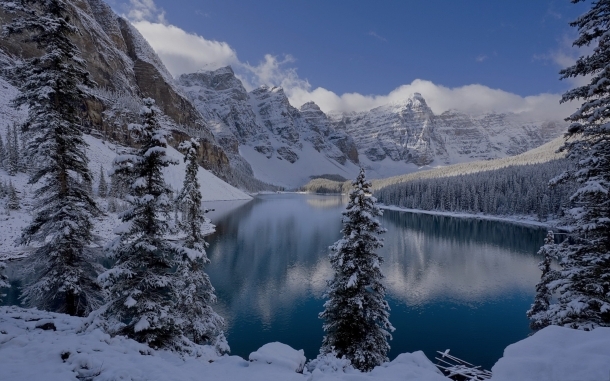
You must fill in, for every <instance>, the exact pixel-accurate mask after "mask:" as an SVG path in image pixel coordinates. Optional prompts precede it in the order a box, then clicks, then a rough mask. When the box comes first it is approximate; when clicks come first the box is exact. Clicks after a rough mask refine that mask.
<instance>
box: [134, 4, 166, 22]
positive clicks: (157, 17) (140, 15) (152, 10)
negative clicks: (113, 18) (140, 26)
mask: <svg viewBox="0 0 610 381" xmlns="http://www.w3.org/2000/svg"><path fill="white" fill-rule="evenodd" d="M128 9H129V10H128V12H127V18H129V20H131V21H156V22H160V23H162V24H166V23H167V20H165V11H164V10H163V9H160V8H157V5H156V4H155V2H154V1H153V0H129V5H128Z"/></svg>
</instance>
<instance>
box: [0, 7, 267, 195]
mask: <svg viewBox="0 0 610 381" xmlns="http://www.w3.org/2000/svg"><path fill="white" fill-rule="evenodd" d="M67 2H68V4H69V5H70V15H69V16H70V20H71V22H72V23H73V24H74V25H75V26H76V27H77V28H78V30H79V33H77V34H75V35H73V36H72V39H73V41H74V42H75V44H76V45H77V46H78V48H79V50H80V53H81V54H80V55H81V57H82V58H83V59H84V60H85V61H86V63H87V69H88V71H89V72H90V74H91V77H92V79H93V80H94V81H95V82H96V83H97V85H98V86H97V87H96V88H95V89H93V91H92V93H93V96H92V97H91V98H89V99H86V100H85V102H84V104H83V117H84V123H85V125H86V128H88V129H90V131H91V132H92V133H94V134H98V135H101V136H103V137H104V138H105V139H110V140H113V141H116V142H119V143H121V144H126V145H129V144H132V142H131V140H130V137H129V134H128V133H127V123H130V122H133V121H134V120H137V118H138V109H139V106H140V105H139V103H140V100H141V99H142V98H145V97H151V98H153V99H155V101H156V104H157V106H159V108H160V109H161V111H162V112H163V115H162V118H163V124H164V126H165V127H166V128H167V129H168V130H171V132H172V135H173V137H174V139H173V140H172V141H170V144H172V145H174V146H177V145H178V144H179V143H180V142H181V141H182V140H184V139H187V138H188V137H190V136H194V137H197V138H199V139H200V141H201V145H200V150H199V151H200V152H199V157H200V163H201V165H202V166H203V167H204V168H206V169H208V170H210V171H212V172H213V173H215V174H216V175H218V176H219V177H221V178H222V179H224V180H225V181H228V182H229V183H231V184H233V185H236V186H240V187H242V188H245V189H248V188H252V187H249V185H254V189H251V190H257V189H259V188H261V187H262V188H263V189H265V188H266V189H268V188H269V187H266V186H265V185H264V184H258V183H257V181H256V180H255V179H254V178H253V177H252V170H251V169H249V171H248V168H247V167H246V168H237V167H235V166H233V165H232V163H231V160H230V158H229V156H228V155H227V154H226V153H225V150H224V149H223V148H222V147H221V146H220V145H219V144H218V142H217V141H216V139H215V137H214V135H213V134H212V132H211V131H210V127H209V126H208V125H207V124H206V121H205V119H204V118H203V117H202V115H201V114H200V113H199V111H197V110H196V109H195V107H194V106H193V104H192V103H191V102H190V101H189V100H188V98H187V97H186V96H185V95H184V94H183V93H182V92H181V90H180V88H179V87H178V86H176V85H175V81H174V79H173V77H172V75H171V74H170V73H169V72H168V71H167V69H166V68H165V66H164V64H163V62H162V61H161V60H160V58H159V57H158V56H157V54H156V53H155V52H154V50H153V49H152V47H151V46H150V45H149V44H148V42H147V41H146V40H145V39H144V37H143V36H142V35H141V34H140V33H139V32H138V31H137V30H136V29H135V27H133V26H132V25H131V23H130V22H129V21H127V20H125V19H124V18H122V17H120V16H118V15H117V14H116V13H114V11H113V10H112V9H111V8H110V6H108V5H107V4H106V3H105V2H104V1H103V0H67ZM13 17H14V16H13V15H12V14H9V13H7V12H5V11H3V10H2V9H1V8H0V26H2V25H5V24H6V23H9V22H10V21H11V19H12V18H13ZM39 54H41V52H40V51H39V50H38V49H36V46H35V45H33V44H32V43H28V42H27V41H25V38H24V36H9V37H8V38H2V39H0V71H1V72H2V73H3V75H5V76H6V77H7V79H8V80H10V75H8V74H9V73H10V70H7V69H8V68H10V66H11V65H12V64H14V63H15V62H16V61H18V60H20V59H27V58H31V57H35V56H37V55H39Z"/></svg>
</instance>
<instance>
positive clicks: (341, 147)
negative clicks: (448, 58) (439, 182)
mask: <svg viewBox="0 0 610 381" xmlns="http://www.w3.org/2000/svg"><path fill="white" fill-rule="evenodd" d="M178 83H179V85H180V86H181V88H182V91H183V92H184V93H186V94H188V96H189V98H190V99H191V101H192V102H193V103H194V104H195V107H196V108H197V110H199V112H200V113H201V114H202V115H203V116H204V119H205V120H206V123H207V124H208V125H209V126H211V129H212V131H213V133H214V136H215V137H216V140H217V141H218V142H220V144H221V145H222V146H223V147H224V149H225V151H227V152H229V153H230V155H231V156H232V161H233V162H239V161H240V160H243V159H245V161H247V165H249V166H251V167H252V169H253V171H254V174H255V176H257V177H258V178H259V179H262V180H264V181H268V182H271V183H274V184H281V185H285V186H289V187H295V186H299V185H302V184H304V183H305V182H307V179H308V178H309V177H313V176H319V175H322V174H339V175H342V176H344V177H348V178H349V177H353V175H354V168H355V166H356V165H363V166H365V167H366V168H368V169H369V170H371V176H372V177H377V178H379V177H387V176H391V175H397V174H403V173H407V172H413V171H416V170H418V169H420V168H421V167H424V166H438V165H449V164H455V163H462V162H469V161H475V160H488V159H496V158H502V157H507V156H512V155H517V154H519V153H522V152H525V151H527V150H529V149H532V148H535V147H538V146H540V145H542V144H544V143H546V142H548V141H550V140H552V139H553V138H556V137H557V136H559V135H560V134H561V133H562V132H563V131H564V130H565V124H564V123H562V122H550V121H530V120H526V119H524V118H523V117H521V116H519V115H516V114H497V113H490V114H485V115H469V114H465V113H462V112H458V111H455V110H450V111H446V112H444V113H442V114H440V115H437V114H435V113H434V112H433V111H432V110H431V109H430V107H429V106H428V105H427V103H426V101H425V99H424V98H423V96H422V95H421V94H417V93H416V94H414V95H413V96H412V97H411V98H409V99H406V100H404V101H403V102H399V103H394V104H389V105H386V106H382V107H378V108H375V109H372V110H370V111H365V112H352V113H330V114H329V115H326V114H325V113H324V112H322V111H321V110H320V108H319V107H318V106H317V105H316V104H315V103H313V102H308V103H306V104H304V105H302V106H301V108H300V109H297V108H295V107H293V106H292V105H291V104H290V102H289V100H288V97H287V96H286V94H285V93H284V91H283V89H282V88H280V87H267V86H262V87H259V88H257V89H254V90H253V91H251V92H249V93H248V92H247V91H246V89H245V87H244V86H243V84H242V83H241V81H240V80H239V79H238V78H237V77H236V76H235V73H234V72H233V70H232V69H231V68H230V67H224V68H221V69H218V70H215V71H200V72H198V73H194V74H185V75H182V76H181V77H180V78H179V79H178ZM240 155H241V156H240ZM286 162H288V163H289V164H292V165H287V164H286ZM308 162H311V163H313V165H309V164H307V163H308Z"/></svg>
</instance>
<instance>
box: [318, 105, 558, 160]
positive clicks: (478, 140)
mask: <svg viewBox="0 0 610 381" xmlns="http://www.w3.org/2000/svg"><path fill="white" fill-rule="evenodd" d="M329 117H330V119H331V120H332V121H333V124H334V126H335V129H337V130H344V131H346V132H347V133H348V134H350V135H351V136H353V137H354V140H355V141H356V145H357V147H358V150H359V152H360V155H361V158H362V156H366V157H367V158H368V159H369V160H370V161H371V162H380V161H384V160H385V159H386V158H390V159H391V160H392V161H395V162H404V163H413V164H415V165H417V166H424V165H447V164H455V163H461V162H469V161H474V160H488V159H496V158H502V157H507V156H512V155H516V154H519V153H522V152H525V151H527V150H529V149H532V148H535V147H538V146H539V145H541V144H544V143H546V142H548V141H549V140H551V139H553V138H555V137H557V136H559V135H560V134H561V133H562V132H564V131H565V129H566V127H567V125H566V124H565V123H563V122H561V121H531V120H525V119H523V118H522V117H521V116H520V115H517V114H497V113H490V114H485V115H468V114H465V113H461V112H458V111H455V110H450V111H446V112H444V113H442V114H440V115H436V114H434V113H433V112H432V110H431V109H430V107H428V105H427V104H426V101H425V99H424V98H423V97H422V96H421V94H418V93H415V94H414V95H413V96H412V97H411V98H409V99H406V100H405V101H403V102H398V103H394V104H390V105H386V106H381V107H378V108H375V109H372V110H370V111H365V112H358V113H355V112H353V113H331V114H329Z"/></svg>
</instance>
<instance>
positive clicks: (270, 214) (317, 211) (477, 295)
mask: <svg viewBox="0 0 610 381" xmlns="http://www.w3.org/2000/svg"><path fill="white" fill-rule="evenodd" d="M345 202H346V200H345V198H342V197H340V196H322V195H300V194H280V195H262V196H258V197H257V198H256V199H254V200H253V201H252V202H250V203H248V204H245V205H243V206H241V207H239V208H237V209H236V210H234V211H232V212H231V213H230V214H228V215H226V216H225V217H223V218H220V219H218V220H216V221H213V222H214V223H215V224H216V225H217V232H216V233H215V234H214V235H213V236H211V237H209V242H210V248H209V249H208V255H209V257H210V259H211V264H210V265H209V266H208V269H207V270H208V273H209V274H210V278H211V280H212V284H213V285H214V287H215V288H216V291H217V294H218V299H219V304H218V305H217V306H216V309H217V310H218V312H220V313H221V314H222V315H223V316H224V317H225V318H226V320H227V322H228V332H227V338H228V340H229V344H230V346H231V349H232V353H233V354H236V355H240V356H243V357H246V358H247V356H248V355H249V353H250V352H253V351H255V350H256V349H258V348H259V347H260V346H262V345H263V344H265V343H268V342H272V341H280V342H283V343H286V344H289V345H290V346H292V347H294V348H296V349H304V350H305V354H306V356H307V357H308V358H313V357H315V356H316V355H317V353H318V349H319V347H320V343H321V341H322V336H323V331H322V321H321V320H320V319H318V313H319V312H320V311H322V308H323V307H322V306H323V303H324V300H323V299H322V295H323V292H324V288H325V280H326V279H329V278H330V277H331V275H332V272H331V269H330V265H329V263H328V260H327V255H328V246H330V245H331V244H332V243H333V242H334V241H336V240H337V239H339V238H340V236H341V234H340V232H339V231H340V229H341V212H342V211H343V209H344V207H345ZM381 222H382V225H383V226H384V227H385V228H387V229H388V232H387V233H386V234H384V235H383V238H384V239H385V247H384V248H383V249H382V250H380V253H381V254H382V255H383V256H384V258H385V263H384V265H383V271H384V274H385V276H386V278H385V284H386V287H387V296H388V301H389V303H390V306H391V308H392V311H391V314H390V321H391V322H392V324H393V325H394V327H396V331H395V332H394V334H393V336H394V338H393V340H392V341H391V342H390V345H391V347H392V350H391V352H390V358H394V357H395V356H396V355H398V354H399V353H402V352H411V351H415V350H423V351H424V352H425V353H426V355H428V357H429V358H431V359H433V357H434V354H435V351H437V350H441V351H443V350H445V349H448V348H450V349H451V353H452V354H454V355H456V356H458V357H461V358H464V359H465V360H467V361H469V362H471V363H474V364H477V365H482V366H484V367H486V368H491V366H492V365H493V364H494V363H495V361H497V359H498V358H499V357H501V356H502V351H503V349H504V348H505V347H506V346H507V345H508V344H510V343H513V342H516V341H518V340H521V339H523V338H525V337H526V336H527V335H528V334H529V333H530V331H529V328H528V321H527V319H526V317H525V311H526V310H527V309H528V308H529V305H530V303H531V301H532V298H533V295H534V286H535V284H536V282H537V281H538V277H539V272H538V269H537V267H536V265H537V263H538V259H537V258H536V256H535V253H536V252H537V250H538V248H539V247H540V245H541V244H542V242H543V240H544V235H545V231H544V230H543V229H534V228H528V227H522V226H516V225H511V224H506V223H500V222H494V221H478V220H468V219H457V218H450V217H441V216H430V215H420V214H412V213H404V212H396V211H386V212H385V213H384V216H383V217H381Z"/></svg>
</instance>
